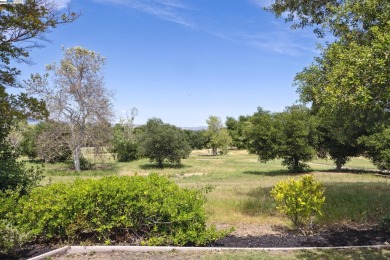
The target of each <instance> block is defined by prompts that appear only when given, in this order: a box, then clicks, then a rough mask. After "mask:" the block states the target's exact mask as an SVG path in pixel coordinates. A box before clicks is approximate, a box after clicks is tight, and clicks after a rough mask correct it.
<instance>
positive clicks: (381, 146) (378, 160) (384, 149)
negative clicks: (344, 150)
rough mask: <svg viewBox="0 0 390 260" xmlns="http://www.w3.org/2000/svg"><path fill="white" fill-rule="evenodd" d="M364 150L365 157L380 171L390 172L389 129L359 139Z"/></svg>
mask: <svg viewBox="0 0 390 260" xmlns="http://www.w3.org/2000/svg"><path fill="white" fill-rule="evenodd" d="M360 142H362V143H363V144H364V145H365V147H366V149H367V152H366V155H367V157H368V158H370V160H371V161H372V163H373V164H374V165H376V166H377V167H378V169H380V170H390V128H386V129H384V130H383V131H381V132H379V133H376V134H373V135H370V136H364V137H362V138H360Z"/></svg>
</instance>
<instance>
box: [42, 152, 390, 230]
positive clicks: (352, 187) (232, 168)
mask: <svg viewBox="0 0 390 260" xmlns="http://www.w3.org/2000/svg"><path fill="white" fill-rule="evenodd" d="M86 157H87V156H86ZM87 158H88V159H89V160H91V161H93V162H94V163H95V169H93V170H89V171H82V172H81V173H78V172H75V171H72V170H69V166H68V165H66V164H46V165H45V175H46V177H45V179H44V181H43V182H42V184H43V185H45V184H48V183H50V182H59V181H65V182H72V181H74V180H75V179H76V178H100V177H102V176H108V175H129V176H132V175H141V176H146V175H149V174H150V173H158V174H159V175H164V176H167V177H168V178H170V179H172V180H174V181H175V182H176V183H177V184H178V185H180V186H181V187H185V188H191V189H192V188H205V187H210V186H211V187H213V190H212V191H211V192H209V193H207V194H206V197H207V202H206V204H205V207H206V211H207V213H208V215H209V222H210V223H224V224H230V225H234V224H238V223H247V224H259V225H288V224H289V221H288V219H286V218H285V217H284V216H283V215H281V214H280V213H279V212H277V210H276V209H275V204H274V201H273V200H272V198H271V197H270V195H269V191H270V190H271V188H272V187H273V186H274V185H275V184H276V183H277V182H278V181H280V180H283V179H286V178H298V177H299V176H301V175H302V174H290V173H288V172H287V170H286V169H285V168H284V167H282V166H281V160H275V161H270V162H268V163H265V164H264V163H260V162H259V161H258V159H257V156H256V155H252V154H248V153H247V152H246V151H230V153H229V154H228V155H223V156H216V157H215V156H210V155H209V153H207V151H205V150H203V151H194V152H193V153H192V154H191V156H190V157H189V158H188V159H184V160H182V164H181V165H173V166H171V165H168V164H166V165H164V168H162V169H161V168H158V167H157V166H156V165H155V164H151V163H150V161H149V160H148V159H141V160H138V161H134V162H127V163H118V162H115V161H114V160H113V159H112V157H110V156H109V155H108V154H106V156H105V157H104V159H99V158H95V157H92V156H91V155H89V157H87ZM310 166H311V168H312V170H311V171H310V172H307V173H309V174H313V175H314V178H315V179H316V180H319V181H322V182H323V183H324V186H325V189H326V191H325V196H326V202H325V206H324V214H323V216H322V217H320V218H319V220H318V221H319V223H322V224H332V223H343V222H359V223H363V222H375V221H377V220H378V219H380V218H381V217H383V216H384V215H385V214H387V212H390V196H387V194H388V191H389V189H390V186H389V185H390V180H388V179H384V178H379V177H376V176H374V172H367V171H361V172H362V173H360V174H359V171H354V173H349V172H342V173H336V172H334V171H333V170H334V168H335V166H334V165H333V163H332V162H331V161H329V160H320V159H318V160H315V161H313V162H312V163H311V164H310ZM348 167H349V168H353V169H358V168H360V169H366V170H367V169H375V167H374V166H373V165H372V164H371V163H370V162H369V161H368V160H367V159H365V158H360V157H359V158H353V159H352V160H351V161H350V162H349V163H348Z"/></svg>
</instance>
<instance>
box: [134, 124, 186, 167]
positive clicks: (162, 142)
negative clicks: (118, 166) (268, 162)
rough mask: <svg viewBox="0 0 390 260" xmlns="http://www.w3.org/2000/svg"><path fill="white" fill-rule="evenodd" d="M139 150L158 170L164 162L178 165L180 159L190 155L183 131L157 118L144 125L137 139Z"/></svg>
mask: <svg viewBox="0 0 390 260" xmlns="http://www.w3.org/2000/svg"><path fill="white" fill-rule="evenodd" d="M139 149H140V152H141V154H142V155H143V156H145V157H147V158H149V159H150V161H151V162H157V164H158V166H159V167H160V168H163V167H164V162H169V163H175V164H180V163H181V159H185V158H188V156H189V155H190V153H191V147H190V145H189V143H188V142H187V140H186V136H185V134H184V131H183V130H181V129H180V128H177V127H176V126H173V125H170V124H165V123H164V122H163V121H162V120H161V119H158V118H152V119H149V120H148V122H147V123H146V126H145V127H144V129H143V131H142V133H141V135H140V137H139Z"/></svg>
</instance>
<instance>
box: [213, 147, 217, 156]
mask: <svg viewBox="0 0 390 260" xmlns="http://www.w3.org/2000/svg"><path fill="white" fill-rule="evenodd" d="M212 150H213V155H214V156H216V155H218V148H217V147H212Z"/></svg>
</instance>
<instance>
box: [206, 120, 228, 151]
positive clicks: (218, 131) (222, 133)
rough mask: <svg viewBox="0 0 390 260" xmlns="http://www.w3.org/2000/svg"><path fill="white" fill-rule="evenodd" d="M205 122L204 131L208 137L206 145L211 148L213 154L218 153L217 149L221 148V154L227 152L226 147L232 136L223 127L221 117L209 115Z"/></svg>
mask: <svg viewBox="0 0 390 260" xmlns="http://www.w3.org/2000/svg"><path fill="white" fill-rule="evenodd" d="M206 122H207V125H208V128H207V131H206V132H205V136H206V138H207V139H208V141H207V146H208V147H209V148H211V149H212V152H213V155H217V154H218V149H220V150H221V151H220V152H221V154H227V151H228V148H229V146H230V145H231V144H232V138H231V136H230V135H229V132H228V131H227V130H226V129H225V128H223V125H222V121H221V119H220V118H219V117H217V116H210V117H209V118H208V119H207V120H206Z"/></svg>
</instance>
